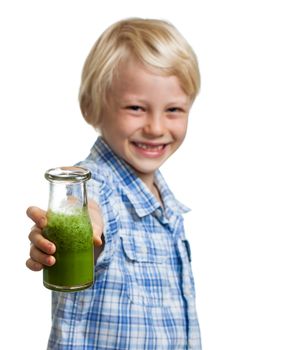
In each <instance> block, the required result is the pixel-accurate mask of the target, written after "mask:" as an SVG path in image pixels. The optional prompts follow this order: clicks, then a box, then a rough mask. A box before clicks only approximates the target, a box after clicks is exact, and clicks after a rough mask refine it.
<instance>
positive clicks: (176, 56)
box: [79, 18, 200, 128]
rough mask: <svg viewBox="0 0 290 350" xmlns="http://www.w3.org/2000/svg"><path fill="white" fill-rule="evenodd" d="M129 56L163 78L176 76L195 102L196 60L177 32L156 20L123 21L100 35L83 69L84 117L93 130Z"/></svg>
mask: <svg viewBox="0 0 290 350" xmlns="http://www.w3.org/2000/svg"><path fill="white" fill-rule="evenodd" d="M128 55H129V56H130V55H131V56H133V57H134V58H137V59H138V60H139V61H140V62H141V63H142V64H144V65H145V66H146V67H147V68H149V69H153V70H154V71H156V70H157V72H158V74H159V73H160V75H164V76H170V75H175V76H176V77H177V78H178V79H179V82H180V86H181V88H182V89H183V90H184V92H185V93H186V94H187V95H188V96H190V98H191V99H192V101H193V100H194V99H195V97H196V95H197V93H198V91H199V88H200V74H199V68H198V62H197V58H196V55H195V53H194V52H193V50H192V48H191V47H190V45H189V44H188V43H187V41H186V40H185V39H184V38H183V36H182V35H181V34H180V33H179V32H178V31H177V29H176V28H175V27H174V26H173V25H172V24H170V23H169V22H166V21H163V20H157V19H140V18H130V19H126V20H121V21H119V22H117V23H115V24H113V25H111V26H110V27H109V28H108V29H107V30H106V31H105V32H104V33H103V34H102V35H101V36H100V38H99V39H98V40H97V42H96V43H95V45H94V46H93V47H92V49H91V51H90V53H89V55H88V57H87V59H86V61H85V64H84V67H83V71H82V77H81V86H80V91H79V103H80V108H81V112H82V114H83V117H84V118H85V120H86V121H87V122H88V123H89V124H91V125H92V126H93V127H95V128H98V127H99V126H100V124H101V117H102V106H103V105H104V103H105V101H106V94H107V92H108V90H109V88H110V86H111V83H112V79H113V76H114V74H115V71H116V69H117V67H118V65H119V63H120V62H121V60H124V59H126V58H128Z"/></svg>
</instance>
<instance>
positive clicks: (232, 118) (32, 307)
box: [0, 0, 290, 350]
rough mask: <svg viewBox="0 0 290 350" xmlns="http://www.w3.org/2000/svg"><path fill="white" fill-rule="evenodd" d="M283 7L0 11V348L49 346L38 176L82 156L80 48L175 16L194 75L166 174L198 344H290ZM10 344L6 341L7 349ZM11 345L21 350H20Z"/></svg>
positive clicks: (114, 5) (85, 141)
mask: <svg viewBox="0 0 290 350" xmlns="http://www.w3.org/2000/svg"><path fill="white" fill-rule="evenodd" d="M286 6H287V1H286V0H285V1H282V0H273V1H267V0H263V1H262V0H261V1H258V0H243V1H237V0H220V1H215V0H212V1H211V0H198V1H182V0H178V1H174V2H169V1H156V0H155V1H143V2H141V1H129V0H123V1H111V0H106V1H89V0H81V1H61V0H50V1H39V0H38V1H37V0H35V1H33V0H26V1H21V0H18V1H13V0H10V1H6V2H4V1H3V2H1V5H0V36H1V41H0V43H1V54H0V61H1V64H0V99H1V103H0V118H1V128H0V133H1V134H0V136H1V137H0V142H1V147H0V150H1V171H0V176H1V197H2V205H1V222H2V225H1V228H2V229H1V237H2V239H1V241H2V246H1V247H2V249H1V263H0V266H1V305H0V317H1V325H2V326H1V339H0V348H3V349H4V348H5V349H16V348H21V349H30V350H34V349H35V350H40V349H45V347H46V342H47V337H48V333H49V327H50V292H49V291H48V290H46V289H45V288H44V287H42V274H41V273H32V272H30V271H28V270H27V269H26V268H25V261H26V259H27V257H28V251H29V242H28V239H27V235H28V233H29V230H30V227H31V225H32V223H31V222H30V221H29V220H28V219H27V218H26V216H25V210H26V208H27V206H28V205H32V204H35V205H38V206H41V207H43V208H45V207H46V204H47V195H48V187H47V183H46V180H45V179H44V178H43V173H44V171H45V170H46V169H48V168H50V167H54V166H58V165H65V164H73V163H75V162H76V161H78V160H81V159H83V158H84V157H86V156H87V154H88V152H89V149H90V147H91V146H92V144H93V142H94V140H95V138H96V134H95V131H94V130H93V129H92V128H91V127H90V126H88V125H87V124H86V123H85V122H84V121H83V119H82V117H81V114H80V112H79V108H78V102H77V94H78V87H79V81H80V74H81V68H82V65H83V62H84V60H85V57H86V55H87V54H88V52H89V49H90V48H91V46H92V45H93V43H94V42H95V40H96V39H97V37H98V36H99V35H100V34H101V32H102V31H103V30H104V29H105V28H106V27H107V26H108V25H110V24H111V23H113V22H115V21H116V20H119V19H121V18H124V17H130V16H139V17H154V18H161V19H167V20H169V21H171V22H172V23H173V24H174V25H175V26H176V27H177V28H178V29H179V30H180V31H181V33H182V34H183V35H184V36H185V37H186V38H187V40H188V41H189V42H190V44H191V45H192V46H193V48H194V50H195V51H196V53H197V55H198V58H199V61H200V69H201V75H202V89H201V93H200V96H199V97H198V98H197V100H196V103H195V105H194V107H193V109H192V112H191V117H190V126H189V130H188V136H187V140H186V141H185V143H184V145H183V146H182V148H181V149H180V150H179V151H178V152H177V154H176V155H174V156H173V157H172V159H171V160H169V161H168V163H167V164H166V165H165V166H164V167H163V172H164V175H165V177H166V178H167V180H168V182H169V184H170V185H171V187H172V189H173V190H174V192H175V194H176V196H177V197H178V198H179V199H180V200H181V201H182V202H184V203H186V204H187V205H188V206H190V207H191V208H192V212H191V213H190V214H188V215H187V216H186V227H187V235H188V238H189V240H190V242H191V247H192V256H193V261H192V265H193V271H194V275H195V282H196V289H197V307H198V313H199V318H200V325H201V330H202V338H203V345H204V350H245V349H246V350H257V349H263V350H268V349H269V350H270V349H271V350H273V349H275V350H276V349H277V350H289V349H290V338H289V327H290V302H289V296H290V283H289V275H290V273H289V270H290V257H289V241H288V239H287V238H288V237H287V236H289V228H290V227H289V226H290V225H289V209H290V203H289V198H290V196H289V195H290V185H289V179H290V167H289V150H290V140H289V134H290V126H289V117H290V113H289V112H290V107H289V105H290V99H289V82H290V68H289V67H290V63H289V62H290V48H289V42H290V40H289V33H290V21H289V18H290V13H289V10H288V7H286ZM4 344H5V345H4ZM16 344H17V345H16Z"/></svg>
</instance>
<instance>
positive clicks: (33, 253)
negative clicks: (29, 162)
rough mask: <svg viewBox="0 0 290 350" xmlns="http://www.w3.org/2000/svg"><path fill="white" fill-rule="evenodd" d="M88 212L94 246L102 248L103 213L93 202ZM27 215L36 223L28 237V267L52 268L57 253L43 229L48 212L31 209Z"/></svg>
mask: <svg viewBox="0 0 290 350" xmlns="http://www.w3.org/2000/svg"><path fill="white" fill-rule="evenodd" d="M88 210H89V215H90V219H91V223H92V227H93V239H94V245H95V246H96V247H101V246H102V238H101V237H102V233H103V227H104V224H103V219H102V214H101V211H100V209H99V207H98V205H97V204H96V202H94V201H92V200H89V201H88ZM26 214H27V216H28V217H29V218H30V219H31V220H32V221H34V223H35V225H34V226H33V227H32V228H31V231H30V233H29V236H28V238H29V240H30V242H31V247H30V258H29V259H28V260H27V261H26V266H27V267H28V268H29V269H30V270H32V271H40V270H42V269H43V267H44V266H52V265H53V264H54V263H55V257H54V256H53V255H52V254H54V253H55V250H56V247H55V245H54V244H53V243H52V242H50V241H49V240H47V239H46V238H44V237H43V235H42V229H43V228H44V227H45V226H46V225H47V218H46V211H44V210H42V209H40V208H37V207H29V208H28V209H27V211H26Z"/></svg>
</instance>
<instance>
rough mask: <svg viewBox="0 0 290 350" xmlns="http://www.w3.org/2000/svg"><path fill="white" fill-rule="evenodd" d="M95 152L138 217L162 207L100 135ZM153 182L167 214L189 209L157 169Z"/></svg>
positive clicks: (184, 211) (183, 211)
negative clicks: (171, 189)
mask: <svg viewBox="0 0 290 350" xmlns="http://www.w3.org/2000/svg"><path fill="white" fill-rule="evenodd" d="M95 152H96V153H97V154H98V155H99V156H100V157H101V159H102V161H103V162H104V163H105V164H107V165H108V167H109V169H110V170H111V172H112V174H111V175H112V176H113V181H114V182H115V183H117V185H118V187H119V188H121V190H122V191H123V192H124V193H125V195H126V196H127V198H128V199H129V201H130V202H131V204H132V206H133V207H134V209H135V211H136V213H137V215H138V216H139V217H143V216H146V215H149V214H151V213H153V212H154V211H155V210H156V209H158V208H160V209H162V206H161V204H160V203H159V202H158V201H157V199H156V198H155V196H154V195H153V194H152V193H151V192H150V190H149V189H148V187H147V186H146V185H145V184H144V183H143V181H142V180H141V179H139V177H138V176H137V175H136V173H135V172H134V170H133V169H132V167H131V166H130V165H129V164H128V163H126V162H125V161H124V160H123V159H121V158H120V157H118V156H117V155H116V154H115V153H114V152H113V151H112V149H111V148H110V147H109V145H108V144H107V143H106V142H105V140H104V139H103V138H102V137H101V136H100V137H99V138H98V139H97V141H96V143H95V144H94V146H93V149H92V153H95ZM155 184H156V186H157V187H158V189H159V191H160V194H161V197H162V200H163V204H164V208H165V212H167V214H168V215H174V214H183V213H186V212H188V211H189V210H190V209H189V208H187V207H186V206H185V205H183V204H181V203H180V202H179V201H177V199H176V198H175V197H174V195H173V193H172V192H171V191H170V189H169V187H168V185H167V184H166V182H165V180H164V178H163V176H162V174H161V173H160V171H159V170H158V171H156V173H155ZM168 215H167V216H168Z"/></svg>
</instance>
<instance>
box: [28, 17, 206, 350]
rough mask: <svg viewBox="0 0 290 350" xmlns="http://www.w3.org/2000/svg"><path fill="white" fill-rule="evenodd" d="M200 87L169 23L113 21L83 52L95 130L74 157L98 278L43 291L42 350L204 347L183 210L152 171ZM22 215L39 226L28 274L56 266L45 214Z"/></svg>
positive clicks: (168, 151)
mask: <svg viewBox="0 0 290 350" xmlns="http://www.w3.org/2000/svg"><path fill="white" fill-rule="evenodd" d="M199 84H200V80H199V70H198V64H197V60H196V57H195V54H194V53H193V51H192V49H191V47H190V46H189V45H188V43H187V42H186V41H185V40H184V39H183V37H182V36H181V35H180V34H179V33H178V32H177V30H176V29H175V28H174V27H173V26H172V25H171V24H169V23H167V22H164V21H160V20H143V19H128V20H123V21H120V22H118V23H116V24H113V25H112V26H111V27H109V28H108V29H107V30H106V31H105V32H104V33H103V34H102V36H101V37H100V38H99V40H98V41H97V42H96V44H95V45H94V47H93V48H92V50H91V52H90V54H89V56H88V58H87V60H86V62H85V65H84V68H83V74H82V81H81V88H80V96H79V99H80V107H81V111H82V114H83V116H84V118H85V119H86V121H87V122H88V123H90V124H91V125H92V126H94V127H95V128H98V129H99V130H100V132H101V136H100V137H99V138H98V139H97V141H96V143H95V145H94V146H93V148H92V150H91V153H90V155H89V156H88V158H87V159H86V160H84V161H83V162H80V163H79V165H81V166H84V167H86V168H88V169H90V171H91V172H92V180H91V181H90V182H89V183H88V194H89V197H90V198H91V200H90V216H91V219H92V224H93V228H94V236H95V243H96V247H97V249H96V256H95V257H96V263H95V283H94V286H93V287H92V288H90V289H86V290H84V291H81V292H76V293H59V292H52V329H51V334H50V338H49V344H48V349H74V350H76V349H82V350H83V349H99V350H102V349H104V350H105V349H115V350H116V349H132V350H133V349H134V350H139V349H140V350H141V349H142V350H144V349H146V350H154V349H156V350H162V349H166V350H167V349H194V350H200V349H201V344H200V334H199V326H198V320H197V315H196V309H195V290H194V282H193V277H192V272H191V266H190V248H189V244H188V242H187V240H186V238H185V235H184V230H183V219H182V213H184V212H186V211H187V208H186V207H184V206H183V205H182V204H180V203H179V202H178V201H177V200H176V199H175V198H174V196H173V194H172V193H171V191H170V190H169V188H168V186H167V184H166V183H165V181H164V179H163V177H162V175H161V173H160V172H159V170H158V169H159V167H160V166H161V165H162V164H163V163H164V161H165V160H166V159H167V158H168V157H170V156H171V155H172V154H173V153H174V152H175V151H176V150H177V148H178V147H179V146H180V145H181V143H182V141H183V139H184V137H185V134H186V130H187V121H188V114H189V111H190V107H191V105H192V102H193V101H194V98H195V96H196V95H197V93H198V90H199ZM96 203H98V206H97V205H96ZM27 214H28V216H29V217H30V218H31V219H32V220H33V221H34V222H35V223H36V225H35V226H34V228H33V229H32V230H31V232H30V235H29V238H30V240H31V243H32V246H31V251H30V256H31V257H30V259H28V261H27V266H28V267H29V268H30V269H31V270H34V271H37V270H40V269H42V267H43V265H47V266H51V265H53V264H54V262H55V258H54V257H53V255H52V254H53V253H54V252H55V249H56V247H55V246H54V245H53V244H52V243H51V242H48V241H47V240H46V239H45V238H44V237H43V236H42V234H41V230H42V228H43V227H44V226H45V224H46V216H45V212H44V211H42V210H41V209H39V208H36V207H30V208H28V210H27Z"/></svg>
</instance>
